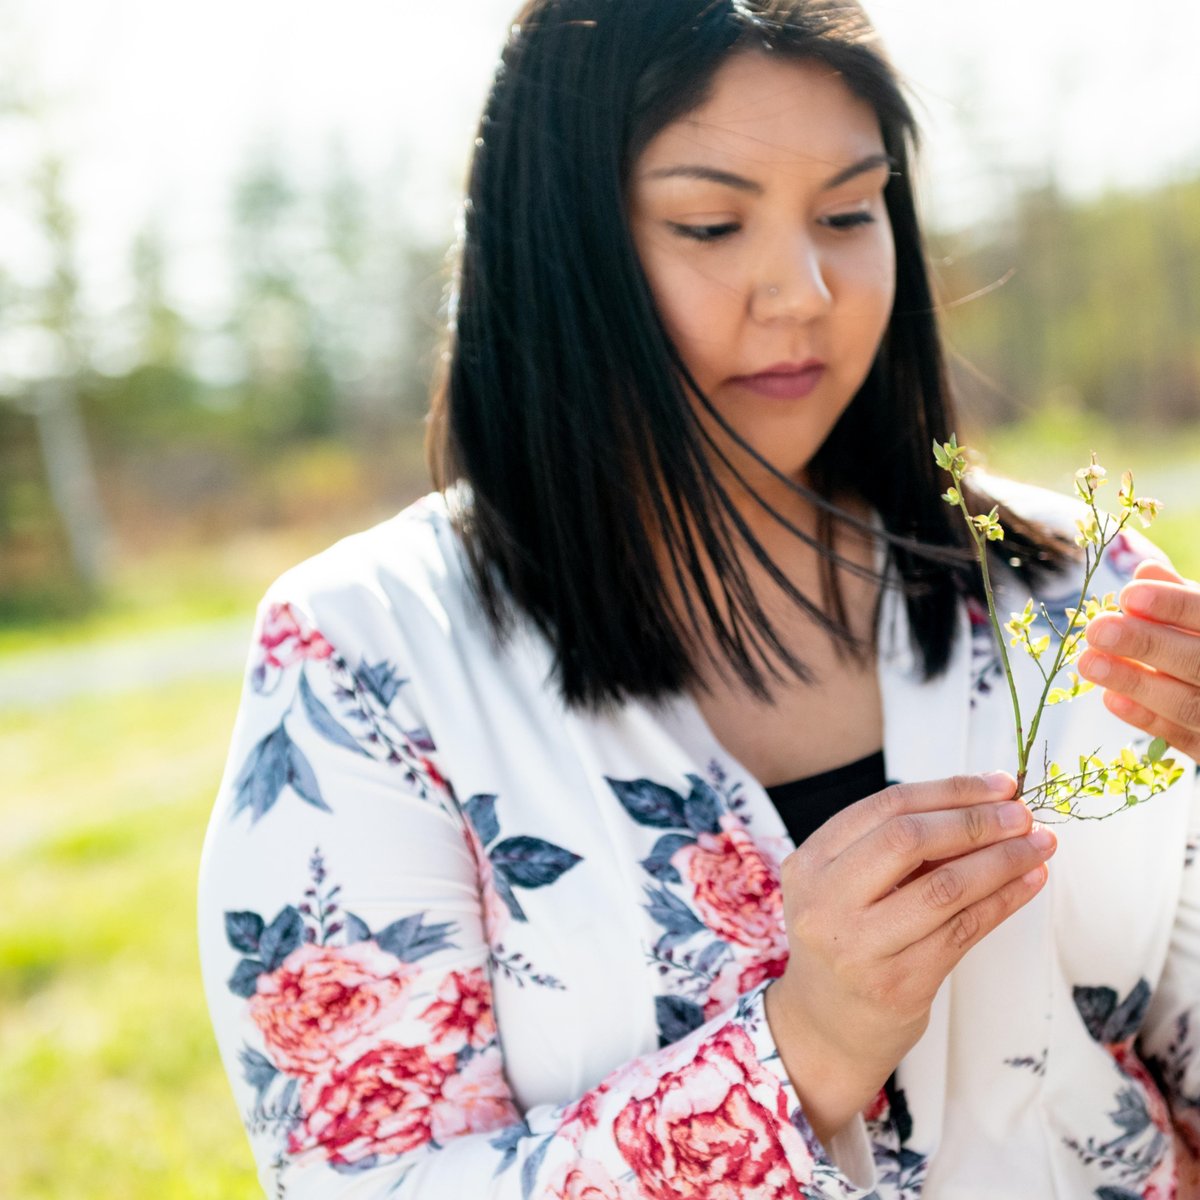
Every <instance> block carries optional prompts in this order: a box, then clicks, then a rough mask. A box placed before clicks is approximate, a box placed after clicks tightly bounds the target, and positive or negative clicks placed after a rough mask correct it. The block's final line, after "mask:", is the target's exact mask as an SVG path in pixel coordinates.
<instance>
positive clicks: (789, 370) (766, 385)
mask: <svg viewBox="0 0 1200 1200" xmlns="http://www.w3.org/2000/svg"><path fill="white" fill-rule="evenodd" d="M824 375H825V364H824V363H823V362H822V361H821V360H820V359H819V358H810V359H809V360H808V361H807V362H802V363H776V364H775V366H773V367H768V368H767V369H766V370H765V371H760V372H759V373H758V374H757V375H737V376H735V377H734V378H733V379H731V380H730V383H735V384H737V385H738V386H739V387H744V388H746V389H748V390H749V391H751V392H755V393H757V394H758V395H760V396H766V397H768V398H770V399H772V400H801V399H803V398H804V397H805V396H807V395H809V393H811V392H812V391H813V390H814V389H815V388H816V386H817V384H819V383H820V382H821V380H822V378H823V377H824Z"/></svg>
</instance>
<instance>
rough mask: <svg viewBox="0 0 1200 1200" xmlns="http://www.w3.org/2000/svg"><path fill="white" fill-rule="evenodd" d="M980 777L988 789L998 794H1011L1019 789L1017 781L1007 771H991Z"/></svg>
mask: <svg viewBox="0 0 1200 1200" xmlns="http://www.w3.org/2000/svg"><path fill="white" fill-rule="evenodd" d="M980 779H982V780H983V783H984V786H985V787H986V788H987V790H988V791H989V792H994V793H995V794H996V795H997V796H1005V797H1007V796H1011V795H1012V794H1013V792H1015V791H1016V790H1017V781H1016V780H1015V779H1014V778H1013V777H1012V776H1011V775H1010V774H1009V773H1008V772H1007V771H989V772H988V773H987V774H986V775H981V776H980Z"/></svg>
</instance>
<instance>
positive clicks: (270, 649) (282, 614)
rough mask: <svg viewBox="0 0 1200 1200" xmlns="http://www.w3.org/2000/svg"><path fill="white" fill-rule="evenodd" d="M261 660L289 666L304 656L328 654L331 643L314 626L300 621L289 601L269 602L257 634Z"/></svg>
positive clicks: (267, 664)
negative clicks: (270, 603)
mask: <svg viewBox="0 0 1200 1200" xmlns="http://www.w3.org/2000/svg"><path fill="white" fill-rule="evenodd" d="M258 644H259V647H260V648H261V649H262V651H263V659H262V661H263V664H264V665H265V666H269V667H290V666H291V665H292V664H293V663H298V662H301V661H302V660H303V659H306V658H314V659H322V658H328V657H329V656H330V655H331V654H332V653H333V647H332V646H331V645H330V644H329V643H328V642H327V641H326V640H325V639H324V637H322V636H321V634H320V633H318V632H317V630H315V629H311V630H310V629H309V628H308V627H307V626H306V625H304V624H301V621H300V619H299V618H298V617H297V616H296V614H295V613H294V612H293V611H292V606H291V605H290V604H272V605H271V606H270V607H269V608H268V609H267V613H266V616H265V617H264V618H263V623H262V628H261V629H260V630H259V634H258Z"/></svg>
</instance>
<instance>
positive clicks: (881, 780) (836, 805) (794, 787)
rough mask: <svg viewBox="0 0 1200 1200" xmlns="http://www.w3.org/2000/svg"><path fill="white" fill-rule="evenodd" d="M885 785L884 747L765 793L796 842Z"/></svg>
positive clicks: (801, 840)
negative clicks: (842, 764) (854, 760)
mask: <svg viewBox="0 0 1200 1200" xmlns="http://www.w3.org/2000/svg"><path fill="white" fill-rule="evenodd" d="M886 786H887V780H886V778H885V777H884V773H883V751H882V750H877V751H876V752H875V753H874V754H869V755H867V757H866V758H860V759H859V760H858V762H852V763H847V764H846V765H845V766H844V767H834V769H833V770H832V771H822V772H821V774H820V775H810V776H809V777H808V778H807V779H794V780H792V782H791V783H781V784H779V785H778V787H770V788H767V795H768V796H770V797H771V802H772V803H773V804H774V805H775V807H776V808H777V809H778V810H779V815H780V816H781V817H782V818H783V823H784V824H785V825H786V826H787V831H788V833H790V834H791V835H792V841H793V842H795V843H796V845H797V846H798V845H800V843H801V842H803V841H804V840H805V839H806V838H808V836H809V835H810V834H812V833H814V832H815V831H816V830H817V828H818V827H819V826H821V825H824V824H825V822H826V821H828V820H829V818H830V817H832V816H833V815H834V814H835V813H839V812H841V811H842V809H843V808H846V807H847V806H848V805H851V804H853V803H855V801H857V800H861V799H863V797H865V796H870V795H872V794H874V793H875V792H881V791H883V789H884V788H885V787H886Z"/></svg>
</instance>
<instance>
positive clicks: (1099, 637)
mask: <svg viewBox="0 0 1200 1200" xmlns="http://www.w3.org/2000/svg"><path fill="white" fill-rule="evenodd" d="M1120 636H1121V631H1120V630H1119V629H1118V628H1117V626H1116V624H1115V623H1114V622H1112V621H1108V622H1106V623H1105V624H1103V625H1097V626H1096V627H1095V628H1094V629H1089V630H1088V634H1087V640H1088V642H1089V643H1090V644H1091V645H1093V646H1100V647H1106V646H1115V645H1116V644H1117V638H1118V637H1120Z"/></svg>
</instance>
